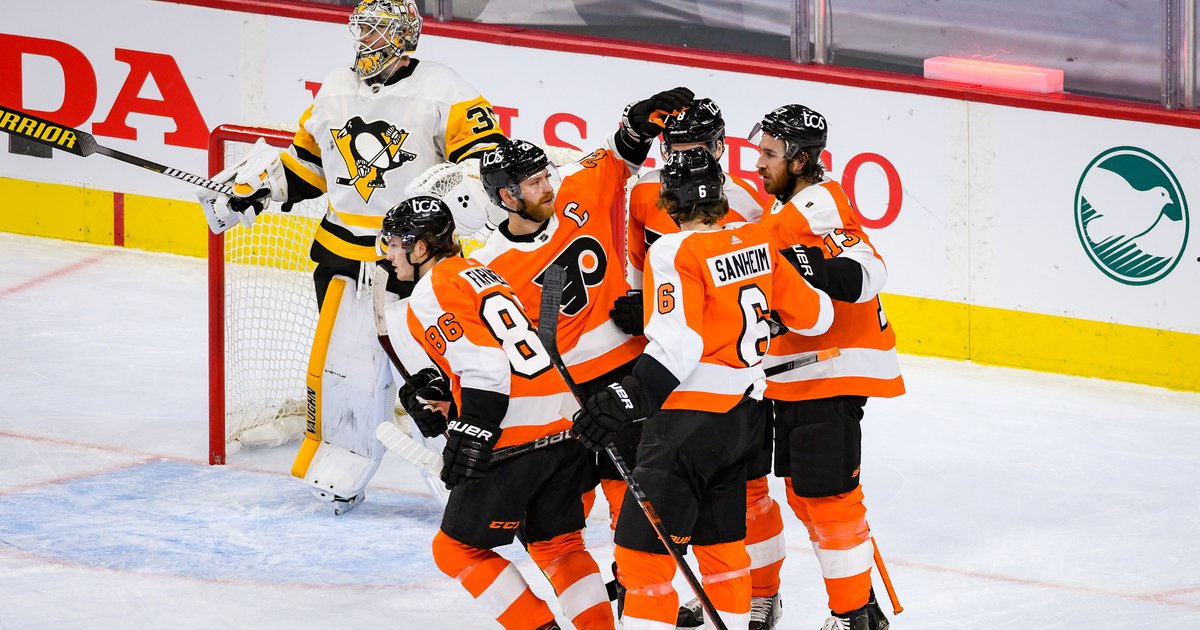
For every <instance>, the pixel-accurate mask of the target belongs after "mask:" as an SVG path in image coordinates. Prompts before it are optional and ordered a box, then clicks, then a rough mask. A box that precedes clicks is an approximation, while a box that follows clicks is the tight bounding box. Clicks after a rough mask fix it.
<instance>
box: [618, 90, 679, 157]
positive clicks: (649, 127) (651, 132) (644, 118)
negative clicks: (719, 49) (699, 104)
mask: <svg viewBox="0 0 1200 630" xmlns="http://www.w3.org/2000/svg"><path fill="white" fill-rule="evenodd" d="M695 96H696V95H695V94H694V93H693V92H692V91H691V90H689V89H687V88H685V87H677V88H675V89H673V90H667V91H665V92H659V93H658V94H655V95H654V96H651V97H650V98H648V99H646V100H644V101H637V102H636V103H630V104H629V105H628V106H627V107H625V112H624V113H623V114H622V115H621V124H622V125H624V127H625V129H626V130H627V131H628V132H629V133H630V134H631V135H633V136H634V138H635V139H636V140H638V141H640V142H645V143H647V144H648V143H650V141H652V140H654V138H656V137H658V134H660V133H662V132H663V129H665V128H666V126H667V117H668V116H675V115H677V114H680V113H682V112H683V110H685V109H687V108H688V106H689V105H691V104H692V99H693V98H695Z"/></svg>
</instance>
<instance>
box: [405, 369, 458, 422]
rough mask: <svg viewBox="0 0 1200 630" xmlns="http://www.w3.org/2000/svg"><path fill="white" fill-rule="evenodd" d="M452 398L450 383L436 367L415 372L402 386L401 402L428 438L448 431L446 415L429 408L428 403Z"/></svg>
mask: <svg viewBox="0 0 1200 630" xmlns="http://www.w3.org/2000/svg"><path fill="white" fill-rule="evenodd" d="M452 399H453V397H452V396H451V395H450V384H449V383H447V382H446V379H445V378H443V377H442V374H441V372H438V371H437V369H436V368H425V369H423V370H421V371H420V372H417V373H416V374H413V375H412V377H411V378H409V379H408V381H407V382H405V383H404V386H403V387H401V388H400V404H401V405H403V406H404V410H405V411H407V412H408V417H410V418H412V421H413V423H414V424H416V425H417V428H418V429H420V430H421V435H424V436H425V437H428V438H431V437H436V436H439V435H441V434H443V433H445V432H446V416H445V415H444V414H442V412H440V411H437V410H434V409H430V408H428V407H427V406H426V403H432V402H448V401H451V400H452Z"/></svg>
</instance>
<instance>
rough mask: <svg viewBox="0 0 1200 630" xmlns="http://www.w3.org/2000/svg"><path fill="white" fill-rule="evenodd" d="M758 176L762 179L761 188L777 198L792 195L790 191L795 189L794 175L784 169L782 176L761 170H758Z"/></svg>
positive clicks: (784, 198) (786, 197)
mask: <svg viewBox="0 0 1200 630" xmlns="http://www.w3.org/2000/svg"><path fill="white" fill-rule="evenodd" d="M758 175H759V177H761V178H762V180H763V190H765V191H767V194H768V195H771V196H772V197H776V198H778V199H783V200H785V201H786V200H787V199H790V198H791V196H792V192H793V191H795V190H796V176H795V175H792V174H791V173H790V172H788V171H787V170H785V171H784V172H783V176H782V177H779V176H776V175H770V174H768V173H766V172H764V171H762V170H759V171H758Z"/></svg>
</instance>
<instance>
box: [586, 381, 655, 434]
mask: <svg viewBox="0 0 1200 630" xmlns="http://www.w3.org/2000/svg"><path fill="white" fill-rule="evenodd" d="M649 413H650V400H649V398H648V397H647V396H646V392H645V390H643V389H642V386H641V384H639V383H638V380H637V379H636V378H634V377H632V376H626V377H625V378H623V379H621V382H620V383H613V384H612V385H609V386H608V387H605V388H604V389H602V390H600V391H599V392H597V393H596V395H595V396H592V397H591V398H589V399H588V400H587V402H586V403H585V404H584V406H583V409H580V410H579V411H576V412H575V419H574V426H573V427H572V430H573V431H574V432H575V436H576V437H577V438H579V441H580V442H582V443H583V445H584V446H586V447H588V448H590V449H592V450H593V451H600V450H603V449H604V448H605V447H606V446H608V445H610V444H612V441H613V438H615V437H616V435H617V431H619V430H620V429H621V427H622V426H624V425H625V423H627V422H633V421H635V420H641V419H643V418H645V417H646V416H647V415H649Z"/></svg>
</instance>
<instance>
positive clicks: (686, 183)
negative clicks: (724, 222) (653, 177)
mask: <svg viewBox="0 0 1200 630" xmlns="http://www.w3.org/2000/svg"><path fill="white" fill-rule="evenodd" d="M659 177H660V179H661V181H662V188H661V189H660V193H659V194H660V195H661V196H662V198H663V200H665V201H667V202H668V203H667V204H666V210H667V214H669V215H670V216H671V218H672V219H674V220H675V223H676V224H683V223H686V222H688V221H691V220H693V219H697V218H702V219H705V220H706V221H708V220H710V219H711V220H712V221H714V222H715V221H717V220H720V218H721V217H723V216H724V215H725V212H726V211H728V209H729V204H728V202H726V201H725V199H724V195H725V193H724V190H723V187H724V185H725V173H724V172H722V171H721V165H720V164H719V163H717V158H715V157H713V154H712V153H709V152H708V151H707V150H706V149H705V148H704V147H692V148H690V149H685V150H683V151H675V152H674V153H671V154H670V155H668V156H667V162H666V164H664V165H663V167H662V171H660V173H659Z"/></svg>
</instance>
